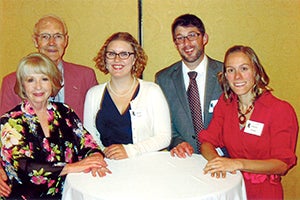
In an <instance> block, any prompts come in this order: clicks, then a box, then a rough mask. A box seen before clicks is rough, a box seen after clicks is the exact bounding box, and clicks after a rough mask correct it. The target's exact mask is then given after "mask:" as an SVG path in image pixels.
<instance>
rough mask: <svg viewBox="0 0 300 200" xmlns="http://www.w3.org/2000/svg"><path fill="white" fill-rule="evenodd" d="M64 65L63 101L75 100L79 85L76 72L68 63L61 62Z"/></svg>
mask: <svg viewBox="0 0 300 200" xmlns="http://www.w3.org/2000/svg"><path fill="white" fill-rule="evenodd" d="M63 67H64V85H65V86H64V87H65V102H67V103H69V104H70V102H75V101H76V99H77V95H78V90H79V89H80V86H78V85H77V84H79V82H78V81H76V74H74V72H73V71H72V70H71V69H70V66H69V64H68V63H66V62H63Z"/></svg>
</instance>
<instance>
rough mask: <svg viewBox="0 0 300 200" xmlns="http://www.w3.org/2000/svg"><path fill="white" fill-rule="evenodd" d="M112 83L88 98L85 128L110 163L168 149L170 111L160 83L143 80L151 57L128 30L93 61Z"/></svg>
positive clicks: (97, 88)
mask: <svg viewBox="0 0 300 200" xmlns="http://www.w3.org/2000/svg"><path fill="white" fill-rule="evenodd" d="M95 61H96V67H98V68H99V70H100V71H102V72H103V73H104V74H109V75H110V80H109V81H108V82H106V83H104V84H100V85H98V86H94V87H93V88H91V89H90V90H89V91H88V93H87V95H86V99H85V106H84V126H85V127H86V129H87V130H88V131H89V132H91V134H92V135H93V137H94V138H95V139H96V141H97V142H98V144H99V145H100V146H102V147H103V149H104V151H103V152H104V154H105V156H106V157H107V158H109V159H124V158H128V157H134V156H137V155H141V154H143V153H146V152H151V151H158V150H161V149H164V148H166V147H167V146H168V145H169V143H170V139H171V123H170V113H169V108H168V104H167V101H166V99H165V97H164V95H163V93H162V91H161V89H160V87H159V86H158V85H156V84H155V83H153V82H148V81H144V80H142V79H139V77H140V76H141V74H142V72H143V71H144V69H145V66H146V63H147V56H146V54H145V52H144V50H143V49H142V47H141V46H140V45H139V44H138V42H137V41H136V39H135V38H134V37H133V36H132V35H130V34H129V33H127V32H118V33H114V34H113V35H111V36H110V37H109V38H108V39H107V40H106V42H105V43H104V45H103V46H102V47H101V49H100V51H99V52H98V55H97V56H96V58H95Z"/></svg>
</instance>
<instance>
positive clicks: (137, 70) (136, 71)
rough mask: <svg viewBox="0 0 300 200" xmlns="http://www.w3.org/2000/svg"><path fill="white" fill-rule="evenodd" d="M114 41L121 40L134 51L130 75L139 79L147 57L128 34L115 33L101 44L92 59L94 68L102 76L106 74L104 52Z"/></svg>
mask: <svg viewBox="0 0 300 200" xmlns="http://www.w3.org/2000/svg"><path fill="white" fill-rule="evenodd" d="M114 40H122V41H125V42H128V43H130V45H131V46H132V48H133V51H134V56H135V58H136V61H135V64H134V67H133V68H132V71H131V73H132V74H133V75H134V76H135V77H138V78H139V77H141V75H142V73H143V71H144V69H145V67H146V64H147V60H148V57H147V55H146V53H145V51H144V50H143V48H142V47H141V46H140V45H139V43H138V41H137V40H136V39H135V38H134V37H133V36H132V35H131V34H129V33H127V32H117V33H114V34H112V35H111V36H110V37H109V38H108V39H107V40H106V41H105V43H104V44H103V46H102V47H101V49H100V51H99V52H98V54H97V56H96V57H95V58H94V61H95V62H96V67H97V68H98V69H99V70H100V71H102V72H103V73H104V74H107V73H108V70H107V69H106V58H105V52H106V49H107V46H108V45H109V43H110V42H111V41H114Z"/></svg>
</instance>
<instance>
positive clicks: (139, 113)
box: [129, 110, 142, 118]
mask: <svg viewBox="0 0 300 200" xmlns="http://www.w3.org/2000/svg"><path fill="white" fill-rule="evenodd" d="M129 113H130V115H131V118H140V117H142V111H140V110H129Z"/></svg>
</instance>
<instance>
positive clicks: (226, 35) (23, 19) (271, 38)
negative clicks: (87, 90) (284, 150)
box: [0, 0, 300, 199]
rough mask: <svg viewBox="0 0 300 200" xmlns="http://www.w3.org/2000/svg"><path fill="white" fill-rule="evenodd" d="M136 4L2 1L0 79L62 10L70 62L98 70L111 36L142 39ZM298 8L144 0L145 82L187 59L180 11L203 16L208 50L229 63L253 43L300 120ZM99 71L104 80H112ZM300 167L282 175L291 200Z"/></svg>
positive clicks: (294, 0)
mask: <svg viewBox="0 0 300 200" xmlns="http://www.w3.org/2000/svg"><path fill="white" fill-rule="evenodd" d="M137 8H138V1H137V0H40V1H39V0H0V84H1V81H2V78H3V77H4V76H5V75H6V74H8V73H9V72H12V71H14V70H15V69H16V66H17V64H18V62H19V60H20V59H21V58H22V57H23V56H25V55H27V54H29V53H30V52H33V51H35V48H34V47H33V43H32V41H31V34H32V30H33V25H34V23H35V22H36V21H37V20H38V19H39V18H40V17H41V16H43V15H46V14H49V13H52V14H56V15H58V16H60V17H62V18H63V19H64V20H65V22H66V23H67V26H68V29H69V35H70V40H69V46H68V48H67V51H66V54H65V57H64V59H65V60H67V61H71V62H75V63H79V64H83V65H87V66H90V67H91V68H94V62H93V57H94V56H95V55H96V53H97V51H98V50H99V49H100V47H101V45H102V44H103V42H104V41H105V39H106V38H107V37H108V36H109V35H110V34H112V33H114V32H117V31H128V32H130V33H131V34H133V35H134V36H135V37H136V38H137V37H138V9H137ZM299 11H300V0H263V1H262V0H163V1H161V0H143V45H144V49H145V51H146V53H147V54H148V56H149V61H148V66H147V68H146V70H145V72H144V79H146V80H150V81H153V80H154V74H155V73H156V72H157V71H158V70H160V69H162V68H164V67H167V66H169V65H170V64H172V63H174V62H175V61H177V60H179V59H180V58H179V55H178V53H177V51H176V50H175V48H174V45H173V43H172V39H171V30H170V26H171V23H172V21H173V20H174V19H175V18H176V17H177V16H179V15H181V14H185V13H192V14H196V15H197V16H199V17H200V18H201V19H202V20H203V22H204V24H205V25H206V29H207V33H208V34H209V43H208V45H207V48H206V53H207V54H208V55H209V56H211V57H213V58H215V59H218V60H223V55H224V53H225V51H226V50H227V49H228V48H229V47H230V46H232V45H235V44H244V45H248V46H251V47H252V48H253V49H254V50H255V51H256V53H257V54H258V56H259V57H260V59H261V62H262V63H263V65H264V67H265V69H266V71H267V73H268V74H269V76H270V78H271V83H270V86H271V87H272V88H273V89H274V94H275V95H276V96H277V97H279V98H281V99H284V100H287V101H289V102H290V103H291V104H292V105H293V107H294V108H295V110H296V112H297V116H298V119H299V120H300V102H299V100H300V83H299V80H300V73H299V72H300V70H299V66H300V12H299ZM94 69H95V68H94ZM95 71H96V74H97V78H98V81H99V82H104V81H105V80H107V78H108V77H106V76H104V75H103V74H102V73H100V72H99V71H98V70H97V69H95ZM299 146H300V144H299V142H298V145H297V155H298V157H300V153H299V152H300V149H299V148H300V147H299ZM299 169H300V166H299V165H298V166H296V167H294V168H293V169H292V170H291V171H290V172H289V173H288V174H287V176H285V177H283V185H284V190H285V199H300V191H299V189H298V188H299V185H300V170H299ZM199 173H200V170H199Z"/></svg>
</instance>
